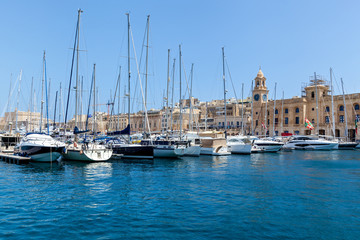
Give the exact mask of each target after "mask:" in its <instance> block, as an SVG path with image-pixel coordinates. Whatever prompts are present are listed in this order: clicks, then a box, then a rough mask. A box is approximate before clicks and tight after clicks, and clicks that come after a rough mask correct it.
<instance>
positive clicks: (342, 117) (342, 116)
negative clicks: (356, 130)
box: [339, 115, 344, 123]
mask: <svg viewBox="0 0 360 240" xmlns="http://www.w3.org/2000/svg"><path fill="white" fill-rule="evenodd" d="M339 122H341V123H343V122H344V115H340V116H339Z"/></svg>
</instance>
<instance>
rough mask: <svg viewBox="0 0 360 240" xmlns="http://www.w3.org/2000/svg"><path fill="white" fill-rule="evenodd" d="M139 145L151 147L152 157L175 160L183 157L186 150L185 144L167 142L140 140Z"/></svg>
mask: <svg viewBox="0 0 360 240" xmlns="http://www.w3.org/2000/svg"><path fill="white" fill-rule="evenodd" d="M140 144H141V145H143V146H148V147H153V149H154V157H161V158H163V157H165V158H166V157H168V158H177V157H181V156H183V155H184V151H185V149H186V145H185V144H181V143H179V142H176V141H175V142H173V141H167V140H150V139H146V140H141V143H140Z"/></svg>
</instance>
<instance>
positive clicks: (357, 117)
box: [355, 114, 360, 122]
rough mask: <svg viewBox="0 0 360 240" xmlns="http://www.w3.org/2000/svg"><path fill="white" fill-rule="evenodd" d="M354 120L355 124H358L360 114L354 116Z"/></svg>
mask: <svg viewBox="0 0 360 240" xmlns="http://www.w3.org/2000/svg"><path fill="white" fill-rule="evenodd" d="M355 120H356V121H357V122H360V114H356V116H355Z"/></svg>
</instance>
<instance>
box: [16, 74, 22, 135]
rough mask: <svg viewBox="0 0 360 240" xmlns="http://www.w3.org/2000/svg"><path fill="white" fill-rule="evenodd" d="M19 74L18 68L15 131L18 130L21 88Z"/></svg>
mask: <svg viewBox="0 0 360 240" xmlns="http://www.w3.org/2000/svg"><path fill="white" fill-rule="evenodd" d="M21 76H22V70H20V76H19V86H18V96H17V103H16V125H15V126H16V132H17V131H18V130H19V128H18V116H19V99H20V88H21Z"/></svg>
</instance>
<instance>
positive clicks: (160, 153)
mask: <svg viewBox="0 0 360 240" xmlns="http://www.w3.org/2000/svg"><path fill="white" fill-rule="evenodd" d="M183 155H184V149H183V148H175V147H174V146H168V145H164V146H156V147H155V148H154V157H158V158H177V157H181V156H183Z"/></svg>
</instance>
